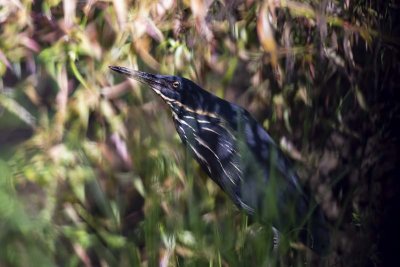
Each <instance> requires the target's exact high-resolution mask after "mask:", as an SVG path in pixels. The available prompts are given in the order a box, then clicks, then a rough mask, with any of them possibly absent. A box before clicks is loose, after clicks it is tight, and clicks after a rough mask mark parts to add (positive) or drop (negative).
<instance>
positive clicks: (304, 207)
mask: <svg viewBox="0 0 400 267" xmlns="http://www.w3.org/2000/svg"><path fill="white" fill-rule="evenodd" d="M211 97H215V96H211ZM215 98H216V97H215ZM205 99H207V98H205ZM212 100H213V101H210V100H208V101H209V102H208V103H215V104H214V106H213V105H208V106H207V107H208V108H207V109H206V110H204V111H203V112H190V111H187V110H184V111H183V112H181V113H180V114H175V115H174V120H175V125H176V129H177V131H178V133H179V135H180V137H181V139H182V141H183V142H184V143H185V145H186V146H187V147H188V149H189V150H191V151H192V153H193V156H194V157H195V158H196V160H197V161H198V162H199V164H200V165H201V167H202V169H203V170H204V171H205V172H206V173H207V174H208V175H209V176H210V177H211V178H212V179H213V180H214V181H215V182H216V183H217V184H218V185H219V186H220V187H221V188H222V189H223V190H224V191H225V192H226V193H227V194H228V195H229V196H230V198H231V199H232V200H233V202H234V203H235V204H236V205H237V206H238V207H239V208H241V209H244V210H245V211H246V212H247V213H248V214H251V215H253V216H256V217H257V218H259V219H260V220H261V221H264V222H266V223H269V224H271V225H273V226H274V227H276V228H277V229H278V230H280V231H281V232H282V233H286V232H292V233H293V229H299V231H298V234H299V237H300V239H302V241H303V242H305V243H308V244H310V240H311V239H312V241H311V242H312V243H313V245H312V248H313V249H314V250H316V251H317V252H322V251H324V250H325V246H326V242H328V241H329V232H328V230H327V228H326V222H325V219H324V216H323V214H322V213H321V212H320V210H319V208H318V207H316V205H312V206H313V207H310V206H311V204H310V202H313V201H310V198H309V196H307V195H306V194H305V193H304V192H303V190H302V187H301V186H300V184H299V181H298V178H297V175H296V173H295V172H294V170H293V168H292V167H291V165H290V164H289V163H288V160H287V159H286V158H285V156H284V155H283V153H282V152H281V151H280V149H279V148H278V147H277V145H276V144H275V142H274V141H273V140H272V138H271V137H270V136H269V135H268V133H267V132H266V131H265V130H264V128H263V127H262V126H261V125H260V124H258V123H257V122H256V121H255V119H254V118H252V117H251V115H250V114H249V113H248V112H247V111H246V110H244V109H243V108H241V107H239V106H237V105H234V104H231V103H229V102H227V101H225V100H222V99H219V98H217V101H216V100H215V99H212ZM312 208H314V209H315V210H314V212H312V211H311V210H310V209H312ZM307 218H308V221H309V222H310V225H309V230H307V231H306V230H304V229H305V227H306V226H305V225H304V222H305V221H306V220H307ZM300 229H302V230H300ZM314 232H315V233H314ZM317 235H318V236H317ZM319 243H324V244H319ZM328 243H329V242H328Z"/></svg>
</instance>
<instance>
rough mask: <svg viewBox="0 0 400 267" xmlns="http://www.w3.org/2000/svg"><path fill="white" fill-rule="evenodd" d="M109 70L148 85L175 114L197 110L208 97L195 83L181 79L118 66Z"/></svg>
mask: <svg viewBox="0 0 400 267" xmlns="http://www.w3.org/2000/svg"><path fill="white" fill-rule="evenodd" d="M110 69H112V70H113V71H116V72H118V73H121V74H124V75H126V76H128V77H129V78H133V79H135V80H137V81H139V82H142V83H144V84H146V85H148V86H149V87H150V88H151V89H152V90H153V91H154V92H155V93H156V94H158V95H159V96H160V97H161V98H162V99H163V100H164V101H165V102H166V103H167V104H168V105H169V106H170V107H171V108H172V110H173V111H175V112H177V111H178V110H181V109H182V108H184V109H190V110H197V109H198V108H199V107H201V105H202V103H203V102H204V98H205V96H206V95H208V93H207V92H206V91H204V90H203V89H201V88H200V87H199V86H197V85H196V84H195V83H193V82H192V81H190V80H188V79H185V78H182V77H178V76H169V75H159V74H151V73H147V72H142V71H137V70H131V69H128V68H125V67H119V66H110Z"/></svg>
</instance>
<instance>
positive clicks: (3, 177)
mask: <svg viewBox="0 0 400 267" xmlns="http://www.w3.org/2000/svg"><path fill="white" fill-rule="evenodd" d="M383 2H385V1H383ZM387 2H390V3H391V1H387ZM392 9H393V5H382V4H381V2H380V1H356V3H353V2H351V3H350V2H349V1H343V3H342V2H340V1H322V2H320V1H252V0H250V1H201V0H184V1H174V0H159V1H117V0H115V1H76V0H71V1H60V0H43V1H29V0H14V1H0V247H1V249H0V265H1V266H207V265H208V266H275V265H279V264H280V265H282V266H285V265H291V266H309V265H319V266H323V265H327V266H332V265H333V264H336V265H339V266H342V265H343V266H349V265H360V266H366V265H365V264H366V263H368V264H372V265H370V266H373V265H379V264H380V263H381V259H379V256H378V254H379V253H378V248H377V247H376V246H374V245H373V241H374V237H371V235H370V232H369V231H370V229H371V228H373V226H371V225H373V222H372V223H369V221H368V220H369V219H370V218H371V217H372V215H371V214H373V212H371V211H373V209H374V207H372V206H371V205H367V207H365V206H363V205H362V203H364V202H363V199H364V198H365V190H364V188H363V187H362V186H360V187H359V188H358V189H357V190H356V189H355V188H356V185H358V184H363V183H366V179H367V178H364V176H363V172H362V171H361V170H360V168H361V167H365V165H364V164H363V159H364V158H365V155H366V154H365V151H368V149H366V148H365V146H366V143H367V141H366V140H365V139H364V136H365V135H366V134H368V135H371V134H372V133H371V132H374V129H385V127H389V126H388V125H389V124H385V123H384V122H383V120H382V121H380V118H382V116H381V115H380V114H382V112H381V109H380V107H381V105H380V103H382V97H380V92H381V90H382V89H381V88H383V87H385V85H388V86H389V87H390V85H391V81H390V78H381V77H389V76H390V75H391V74H392V73H393V72H392V69H396V66H397V67H398V63H396V62H397V61H396V60H395V58H393V57H391V55H392V54H391V53H398V49H397V48H396V47H398V45H399V40H398V39H396V37H393V36H392V32H393V31H395V30H396V29H395V27H394V26H393V25H396V19H395V15H393V13H392ZM379 29H382V32H380V31H379ZM393 51H394V52H393ZM396 64H397V65H396ZM109 65H121V66H128V67H131V68H134V69H140V70H144V71H149V72H156V73H163V74H177V75H181V76H185V77H188V78H190V79H192V80H194V81H196V82H198V83H199V84H201V85H202V86H203V87H204V88H207V89H208V90H210V91H212V92H214V93H215V94H217V95H218V96H221V97H224V98H226V99H228V100H230V101H233V102H236V103H239V104H241V105H243V106H244V107H246V108H247V109H249V110H250V111H251V112H252V113H253V114H254V115H255V116H256V118H257V119H258V120H259V121H260V122H261V123H263V125H264V126H265V127H266V128H267V129H268V130H269V131H270V132H271V134H272V136H274V137H275V139H276V140H277V141H278V142H279V143H280V144H281V147H282V148H283V149H284V150H285V151H286V152H287V153H288V155H289V156H290V157H292V158H293V159H294V160H296V161H297V162H298V163H299V164H298V165H299V173H300V174H301V177H304V183H305V184H307V185H309V187H311V188H312V190H313V191H315V192H316V194H317V199H318V201H319V202H320V203H321V205H322V207H323V209H324V211H325V213H326V214H327V216H328V218H329V219H330V220H331V222H332V225H334V226H333V228H334V229H336V230H337V232H335V235H337V237H336V239H337V240H336V241H335V243H334V247H333V252H332V255H331V256H330V257H328V258H327V259H315V258H312V257H311V256H310V254H307V253H306V252H304V251H303V250H301V249H300V250H299V249H295V250H293V249H292V250H291V251H290V252H289V253H288V252H287V248H288V246H289V245H288V244H282V248H281V250H282V252H281V251H278V252H273V251H272V249H271V246H272V245H271V242H270V241H271V240H272V235H271V232H270V231H269V229H266V228H265V227H262V226H261V225H259V224H257V223H253V222H250V221H248V218H247V217H246V216H245V215H244V214H242V213H241V212H240V211H238V210H236V208H235V207H233V205H232V203H231V202H230V201H229V200H227V199H226V196H225V195H224V194H223V193H222V192H221V191H220V189H219V188H218V187H217V186H216V185H215V184H214V183H213V182H212V181H211V180H210V179H208V178H207V177H206V176H205V175H204V173H202V172H201V171H200V169H199V167H198V165H196V164H195V163H194V162H193V161H192V160H191V156H190V155H188V152H187V151H184V150H183V148H182V146H181V145H180V141H179V140H178V136H177V134H176V133H175V130H174V128H173V125H172V121H171V118H170V114H169V112H168V108H167V107H166V106H165V105H163V103H162V102H161V101H160V100H159V99H158V98H157V97H155V96H154V94H153V93H152V92H151V91H150V90H147V88H141V87H140V86H139V84H137V83H135V82H134V81H128V80H125V79H124V78H123V77H121V76H118V75H114V74H112V73H110V71H109V70H108V66H109ZM398 69H400V68H398ZM393 116H394V115H393ZM377 121H378V122H377ZM371 125H372V126H371ZM382 127H383V128H382ZM382 131H384V130H382ZM375 208H376V207H375ZM378 208H379V207H378ZM355 232H357V234H354V233H355ZM360 240H361V243H362V241H366V242H364V243H363V244H364V245H362V246H360V247H361V248H359V249H355V247H357V245H356V244H359V242H360ZM357 255H358V256H359V255H363V256H360V257H358V256H357ZM353 262H354V264H353Z"/></svg>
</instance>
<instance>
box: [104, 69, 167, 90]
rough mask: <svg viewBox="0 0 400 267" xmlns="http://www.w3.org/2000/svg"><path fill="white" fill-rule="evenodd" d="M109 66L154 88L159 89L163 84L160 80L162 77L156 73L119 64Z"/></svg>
mask: <svg viewBox="0 0 400 267" xmlns="http://www.w3.org/2000/svg"><path fill="white" fill-rule="evenodd" d="M109 68H110V69H112V70H113V71H115V72H118V73H121V74H123V75H125V76H128V77H129V78H133V79H135V80H137V81H139V82H142V83H144V84H147V85H149V86H150V87H151V88H152V89H154V90H159V87H160V86H162V83H161V82H160V78H158V77H157V76H156V75H154V74H151V73H147V72H143V71H138V70H131V69H128V68H125V67H119V66H109Z"/></svg>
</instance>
